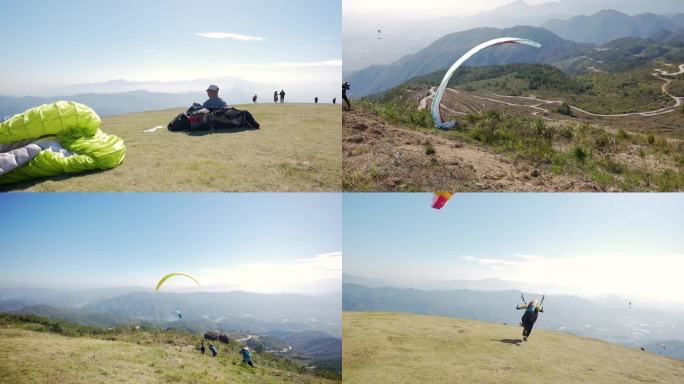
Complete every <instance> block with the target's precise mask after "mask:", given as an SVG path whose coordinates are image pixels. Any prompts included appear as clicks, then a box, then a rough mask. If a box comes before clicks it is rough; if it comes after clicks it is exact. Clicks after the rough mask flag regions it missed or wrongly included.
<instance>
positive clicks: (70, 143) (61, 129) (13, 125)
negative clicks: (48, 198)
mask: <svg viewBox="0 0 684 384" xmlns="http://www.w3.org/2000/svg"><path fill="white" fill-rule="evenodd" d="M99 128H100V117H99V116H98V115H97V113H95V111H94V110H92V109H91V108H90V107H88V106H86V105H83V104H80V103H76V102H70V101H58V102H55V103H52V104H43V105H41V106H38V107H34V108H31V109H28V110H26V111H25V112H23V113H20V114H17V115H14V116H13V117H11V118H10V119H8V120H6V121H4V122H2V123H0V155H5V159H9V160H8V161H7V162H6V163H5V164H9V166H10V167H9V171H6V172H4V173H3V172H0V184H7V183H14V182H18V181H23V180H28V179H32V178H38V177H51V176H57V175H60V174H65V173H78V172H85V171H90V170H97V169H101V170H104V169H111V168H115V167H117V166H119V165H120V164H121V163H122V162H123V159H124V156H125V154H126V147H125V146H124V143H123V140H122V139H121V138H119V137H117V136H114V135H108V134H106V133H104V132H102V131H101V130H100V129H99ZM26 146H33V148H38V149H39V150H38V151H37V153H35V154H32V155H31V156H30V158H26V159H24V160H22V161H17V159H16V158H15V157H18V156H15V157H12V156H14V155H13V152H12V151H15V152H14V153H17V149H18V150H21V149H22V148H23V147H26ZM36 146H37V147H36ZM2 148H6V149H7V152H5V150H1V149H2Z"/></svg>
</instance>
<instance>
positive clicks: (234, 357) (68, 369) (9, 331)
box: [0, 315, 338, 384]
mask: <svg viewBox="0 0 684 384" xmlns="http://www.w3.org/2000/svg"><path fill="white" fill-rule="evenodd" d="M199 341H200V337H199V336H198V335H190V334H187V333H182V332H177V331H159V330H152V329H139V330H136V329H133V328H130V327H129V328H128V329H126V328H116V329H102V328H94V327H83V326H78V325H74V324H70V323H66V322H60V321H52V320H47V319H43V318H39V317H30V316H12V315H2V316H0V356H2V359H0V383H13V384H23V383H63V384H68V383H102V384H108V383H198V384H199V383H202V384H218V383H256V384H266V383H273V384H275V383H307V384H309V383H310V384H318V383H321V384H322V383H334V382H338V381H337V380H335V379H334V375H333V374H330V373H321V375H323V376H318V375H316V374H314V373H313V372H312V371H311V370H308V369H306V368H304V367H297V366H296V365H295V364H293V363H291V362H289V361H287V360H284V359H280V358H278V357H276V356H273V355H271V354H264V353H256V354H254V355H253V356H254V359H255V362H256V364H257V367H256V369H252V368H250V367H248V366H245V365H242V364H241V361H242V358H241V357H240V355H239V353H238V351H239V349H240V348H241V347H242V345H241V344H239V343H236V342H234V341H233V342H231V343H230V344H223V343H215V344H216V345H217V346H218V350H219V355H218V356H217V357H216V358H212V357H211V353H210V352H209V351H207V355H204V356H202V355H201V354H200V353H199V351H197V349H196V346H197V345H198V344H199ZM205 344H206V345H207V346H208V343H205ZM326 375H327V376H329V377H332V378H331V379H328V378H326V377H324V376H326Z"/></svg>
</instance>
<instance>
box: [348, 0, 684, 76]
mask: <svg viewBox="0 0 684 384" xmlns="http://www.w3.org/2000/svg"><path fill="white" fill-rule="evenodd" d="M605 9H613V10H616V11H619V12H622V13H624V14H628V15H638V14H645V13H653V14H658V15H674V14H677V13H681V12H683V11H684V7H683V6H682V2H681V0H650V1H644V0H559V1H552V2H547V3H543V4H528V3H526V2H525V1H515V2H511V3H509V4H506V5H504V6H501V7H498V8H496V9H493V10H491V11H485V12H481V13H478V14H476V15H468V16H463V15H462V14H459V13H458V11H459V10H460V9H459V8H458V7H457V6H454V7H453V10H454V13H453V14H449V13H448V11H447V10H446V9H445V10H444V14H443V15H440V16H433V17H431V18H425V17H424V16H421V15H420V14H418V13H417V12H413V13H414V15H413V17H411V16H410V15H406V14H404V15H403V17H401V16H402V15H395V14H393V13H391V12H389V11H388V12H382V14H374V15H359V14H345V15H344V18H343V39H344V47H343V60H344V68H343V74H344V77H345V78H348V77H349V76H351V74H352V73H354V72H356V71H358V70H362V69H364V68H367V67H369V66H371V65H379V64H390V63H392V62H394V61H396V60H399V59H400V58H401V57H403V56H405V55H407V54H412V53H415V52H417V51H419V50H420V49H423V48H425V47H427V46H428V45H429V44H431V43H432V42H434V41H435V40H436V39H439V38H441V37H443V36H445V35H447V34H450V33H454V32H459V31H465V30H468V29H472V28H480V27H492V28H511V27H514V26H518V25H529V26H537V27H540V26H543V25H544V24H545V23H547V22H548V21H549V20H554V19H557V20H566V19H570V18H573V17H575V16H580V15H586V16H588V15H592V14H595V13H597V12H599V11H601V10H605ZM404 13H405V12H404ZM378 28H381V29H382V31H383V38H382V40H378V39H376V36H375V34H377V32H376V30H377V29H378ZM623 37H624V36H623ZM637 37H638V36H637Z"/></svg>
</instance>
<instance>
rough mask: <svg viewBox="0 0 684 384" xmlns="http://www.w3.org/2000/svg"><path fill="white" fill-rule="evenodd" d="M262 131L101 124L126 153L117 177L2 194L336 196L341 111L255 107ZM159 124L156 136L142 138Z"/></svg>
mask: <svg viewBox="0 0 684 384" xmlns="http://www.w3.org/2000/svg"><path fill="white" fill-rule="evenodd" d="M236 107H237V108H238V109H247V110H249V111H250V112H251V113H252V114H253V115H254V117H255V118H256V120H257V121H258V122H259V123H260V124H261V129H259V130H245V131H239V132H230V131H226V132H218V131H217V132H216V133H213V134H208V133H207V132H201V133H200V134H199V135H188V134H185V133H180V132H175V133H174V132H169V131H167V130H166V124H168V122H169V121H170V120H171V119H173V117H175V116H176V115H177V114H178V113H180V112H182V110H180V109H169V110H162V111H151V112H142V113H133V114H128V115H122V116H112V117H105V118H103V122H102V129H103V130H104V131H105V132H107V133H111V134H116V135H118V136H120V137H122V138H123V139H124V141H125V144H126V148H127V150H128V151H127V154H126V158H125V159H124V163H123V164H122V165H121V166H120V167H118V168H115V169H113V170H109V171H104V172H96V173H86V174H79V175H73V176H64V177H57V178H53V179H49V180H45V179H43V180H36V181H31V182H27V183H22V184H15V185H11V186H6V187H3V188H15V189H23V190H31V191H336V190H340V188H341V187H340V178H341V159H342V154H341V148H340V141H341V129H340V126H341V118H342V117H341V112H340V106H339V105H322V104H319V105H314V104H284V105H272V104H257V105H243V106H240V105H238V106H236ZM157 125H162V126H163V127H164V128H163V129H160V130H157V131H156V132H153V133H143V132H142V131H143V130H145V129H148V128H151V127H154V126H157Z"/></svg>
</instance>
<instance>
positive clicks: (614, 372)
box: [343, 312, 684, 384]
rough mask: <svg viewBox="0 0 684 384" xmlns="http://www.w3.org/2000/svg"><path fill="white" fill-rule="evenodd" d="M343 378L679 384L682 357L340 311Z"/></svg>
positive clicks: (506, 328) (499, 328)
mask: <svg viewBox="0 0 684 384" xmlns="http://www.w3.org/2000/svg"><path fill="white" fill-rule="evenodd" d="M343 324H344V326H343V332H344V344H343V357H344V360H343V372H344V374H343V382H345V383H350V384H351V383H377V384H382V383H512V384H515V383H594V384H601V383H665V384H667V383H681V378H682V377H684V362H683V361H679V360H675V359H671V358H667V357H663V356H660V355H657V354H655V353H650V352H643V351H639V350H633V349H628V348H625V347H621V346H618V345H615V344H610V343H607V342H603V341H598V340H594V339H589V338H584V337H578V336H574V335H569V334H563V333H556V332H548V331H541V330H538V329H535V330H534V331H533V332H532V336H531V337H530V339H529V341H527V342H522V340H520V337H521V336H520V333H521V329H520V328H519V327H517V326H513V325H503V324H492V323H483V322H478V321H470V320H461V319H453V318H446V317H431V316H421V315H412V314H401V313H377V312H345V313H344V314H343Z"/></svg>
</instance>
